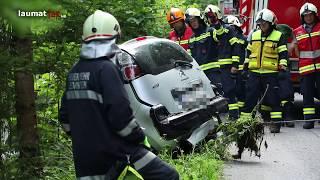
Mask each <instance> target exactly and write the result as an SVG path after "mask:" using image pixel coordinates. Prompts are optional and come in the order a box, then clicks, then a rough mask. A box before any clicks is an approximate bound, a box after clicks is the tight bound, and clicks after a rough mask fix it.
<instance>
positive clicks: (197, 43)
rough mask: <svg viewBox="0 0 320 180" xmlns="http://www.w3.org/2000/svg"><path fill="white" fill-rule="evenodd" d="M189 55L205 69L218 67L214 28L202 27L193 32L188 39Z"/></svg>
mask: <svg viewBox="0 0 320 180" xmlns="http://www.w3.org/2000/svg"><path fill="white" fill-rule="evenodd" d="M189 47H190V50H191V56H192V57H193V58H194V59H195V60H196V61H197V63H198V64H199V65H200V68H201V69H202V70H203V71H205V70H209V69H218V68H220V65H219V62H218V61H217V40H216V35H215V29H213V28H203V29H200V30H197V31H195V32H194V34H193V35H192V36H191V38H190V39H189Z"/></svg>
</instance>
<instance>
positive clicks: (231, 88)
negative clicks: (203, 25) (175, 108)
mask: <svg viewBox="0 0 320 180" xmlns="http://www.w3.org/2000/svg"><path fill="white" fill-rule="evenodd" d="M204 13H205V17H206V19H207V21H208V23H209V24H210V26H211V27H212V28H214V29H215V30H216V38H217V40H218V48H217V50H218V62H219V65H220V71H221V82H222V88H223V91H224V96H225V97H226V98H228V103H229V104H228V107H229V119H230V120H236V119H238V117H239V107H238V103H237V99H236V93H235V92H236V90H235V89H236V77H237V73H238V66H239V61H240V45H239V43H238V39H237V37H236V35H235V32H234V30H233V29H232V28H230V26H228V25H226V24H225V23H224V22H223V21H222V14H221V11H220V9H219V8H218V7H217V6H215V5H211V4H209V5H208V6H207V7H206V8H205V10H204Z"/></svg>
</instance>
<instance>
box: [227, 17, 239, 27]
mask: <svg viewBox="0 0 320 180" xmlns="http://www.w3.org/2000/svg"><path fill="white" fill-rule="evenodd" d="M225 23H227V24H231V25H235V26H238V27H241V23H240V21H239V19H238V18H237V17H235V16H234V15H228V16H227V17H226V18H225Z"/></svg>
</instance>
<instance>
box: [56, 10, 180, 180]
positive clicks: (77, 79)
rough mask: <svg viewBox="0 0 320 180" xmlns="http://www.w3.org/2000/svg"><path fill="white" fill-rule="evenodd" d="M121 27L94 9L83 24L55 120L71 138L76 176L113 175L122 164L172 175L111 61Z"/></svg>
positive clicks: (148, 175) (150, 174)
mask: <svg viewBox="0 0 320 180" xmlns="http://www.w3.org/2000/svg"><path fill="white" fill-rule="evenodd" d="M120 32H121V31H120V25H119V23H118V21H117V19H116V18H115V17H114V16H112V15H111V14H109V13H107V12H103V11H100V10H97V11H95V12H94V13H93V14H92V15H90V16H89V17H88V18H87V19H86V21H85V22H84V25H83V36H82V39H83V43H82V48H81V54H80V60H79V61H78V62H77V63H76V64H75V65H74V66H73V67H72V69H71V71H70V72H69V73H68V78H67V80H66V84H67V86H66V91H65V93H64V96H63V98H62V103H61V108H60V110H59V121H60V122H61V124H62V125H63V128H64V130H65V131H66V132H67V134H69V135H70V136H71V138H72V147H73V155H74V163H75V170H76V177H77V179H78V180H85V179H117V177H118V176H119V175H120V173H121V171H122V170H123V169H125V170H130V171H131V172H133V173H134V174H135V175H136V176H137V177H142V178H144V179H172V180H177V179H179V175H178V173H177V172H176V171H175V170H174V169H172V168H171V167H170V166H169V165H168V164H166V163H165V162H163V161H161V160H160V159H159V158H158V157H157V156H156V155H155V154H153V153H152V152H151V151H149V149H148V148H149V147H150V145H149V143H148V141H147V139H146V136H145V135H144V133H143V130H142V128H141V127H140V126H139V124H138V123H137V121H136V119H135V118H134V115H133V112H132V109H131V108H130V103H129V100H128V97H127V94H126V91H125V89H124V86H123V82H122V79H121V77H120V76H119V74H120V73H119V69H118V68H117V66H116V65H115V64H114V61H117V59H116V57H117V56H116V53H120V49H119V47H118V46H117V45H116V40H117V39H118V38H119V36H120ZM125 167H126V168H125ZM127 167H130V168H127Z"/></svg>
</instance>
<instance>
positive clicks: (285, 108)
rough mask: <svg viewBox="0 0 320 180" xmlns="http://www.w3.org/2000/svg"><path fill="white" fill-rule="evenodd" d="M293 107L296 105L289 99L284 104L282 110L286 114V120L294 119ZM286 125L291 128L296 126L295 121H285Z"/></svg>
mask: <svg viewBox="0 0 320 180" xmlns="http://www.w3.org/2000/svg"><path fill="white" fill-rule="evenodd" d="M293 108H294V105H293V103H292V102H291V101H288V102H286V103H285V104H284V106H283V107H282V111H283V115H284V120H285V121H292V120H294V117H293V115H292V114H293V113H292V112H293ZM285 126H287V127H290V128H293V127H294V122H286V123H285Z"/></svg>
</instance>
